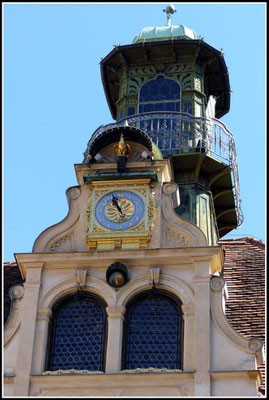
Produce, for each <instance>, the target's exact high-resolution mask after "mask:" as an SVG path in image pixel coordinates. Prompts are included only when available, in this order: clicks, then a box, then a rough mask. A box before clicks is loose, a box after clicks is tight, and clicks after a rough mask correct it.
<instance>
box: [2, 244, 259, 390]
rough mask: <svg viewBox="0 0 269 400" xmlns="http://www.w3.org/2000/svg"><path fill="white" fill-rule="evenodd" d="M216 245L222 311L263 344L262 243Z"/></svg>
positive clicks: (10, 276) (11, 278)
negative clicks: (220, 254) (220, 257)
mask: <svg viewBox="0 0 269 400" xmlns="http://www.w3.org/2000/svg"><path fill="white" fill-rule="evenodd" d="M219 244H220V245H221V246H222V248H223V250H224V252H225V261H224V268H223V277H224V278H225V280H226V283H227V287H228V294H229V298H228V299H227V301H226V303H225V312H226V316H227V318H228V320H229V321H230V323H231V325H232V326H233V327H234V328H235V329H236V331H237V332H238V333H240V334H241V335H243V336H245V337H247V338H253V337H256V338H260V339H261V340H262V341H263V342H264V341H265V245H264V243H263V242H261V241H258V240H255V239H252V238H248V237H244V238H240V239H222V240H220V242H219ZM4 281H5V282H4V322H6V320H7V317H8V314H9V309H10V304H11V301H10V297H9V294H8V290H9V288H10V287H11V286H13V285H15V284H21V283H23V280H22V278H21V275H20V271H19V268H18V266H17V264H16V263H15V262H13V263H10V262H5V263H4ZM258 368H259V370H260V372H261V376H262V381H263V382H262V384H261V386H260V388H259V390H260V393H261V394H264V393H265V365H264V364H262V365H259V366H258Z"/></svg>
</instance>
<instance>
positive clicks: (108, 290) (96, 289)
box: [39, 277, 116, 309]
mask: <svg viewBox="0 0 269 400" xmlns="http://www.w3.org/2000/svg"><path fill="white" fill-rule="evenodd" d="M75 290H76V288H75V287H74V278H73V279H67V280H65V281H62V282H58V283H57V284H55V285H54V286H52V287H51V288H50V289H49V290H48V291H47V292H46V294H45V295H44V297H43V298H41V300H40V303H39V309H46V308H51V307H52V306H53V304H54V303H55V302H56V301H57V300H59V299H60V298H61V297H64V296H67V295H68V294H71V293H74V291H75ZM84 290H86V291H91V292H92V293H95V294H97V295H98V296H100V297H101V298H102V299H103V300H104V301H105V302H106V303H107V305H108V306H114V305H115V304H116V292H115V290H114V289H113V288H112V287H111V286H109V285H108V284H107V283H106V282H105V281H103V280H101V279H98V278H93V277H86V284H85V286H84Z"/></svg>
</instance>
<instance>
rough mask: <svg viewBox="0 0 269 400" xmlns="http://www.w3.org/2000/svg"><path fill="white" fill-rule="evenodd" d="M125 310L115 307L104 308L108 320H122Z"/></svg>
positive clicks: (121, 307)
mask: <svg viewBox="0 0 269 400" xmlns="http://www.w3.org/2000/svg"><path fill="white" fill-rule="evenodd" d="M125 311H126V308H125V307H123V306H117V307H106V312H107V316H108V319H110V318H121V319H123V318H124V314H125Z"/></svg>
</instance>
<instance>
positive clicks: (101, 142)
mask: <svg viewBox="0 0 269 400" xmlns="http://www.w3.org/2000/svg"><path fill="white" fill-rule="evenodd" d="M121 134H123V136H124V140H125V141H128V140H130V141H132V142H137V143H140V144H142V145H144V146H145V147H146V148H147V149H148V150H149V151H150V152H151V151H152V150H153V146H152V141H151V139H150V137H149V136H148V135H147V134H146V133H145V132H144V131H142V130H141V129H138V128H135V127H132V126H123V125H119V126H116V127H113V128H109V129H107V130H105V131H103V132H101V133H100V134H99V135H97V136H96V137H95V138H94V139H93V140H92V141H90V143H89V146H88V150H87V154H85V158H84V160H86V157H87V155H91V156H92V157H94V156H95V155H96V154H97V153H98V152H99V151H100V150H101V149H102V148H104V147H105V146H107V145H108V144H111V143H115V142H119V140H120V137H121Z"/></svg>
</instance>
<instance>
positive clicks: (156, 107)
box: [154, 103, 164, 111]
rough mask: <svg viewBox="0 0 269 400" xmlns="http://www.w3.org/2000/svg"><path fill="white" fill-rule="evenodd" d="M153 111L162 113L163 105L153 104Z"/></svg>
mask: <svg viewBox="0 0 269 400" xmlns="http://www.w3.org/2000/svg"><path fill="white" fill-rule="evenodd" d="M154 105H155V111H164V103H155V104H154Z"/></svg>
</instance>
